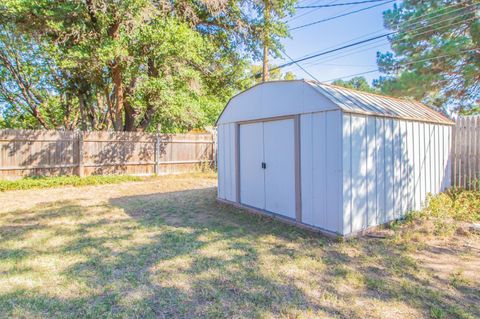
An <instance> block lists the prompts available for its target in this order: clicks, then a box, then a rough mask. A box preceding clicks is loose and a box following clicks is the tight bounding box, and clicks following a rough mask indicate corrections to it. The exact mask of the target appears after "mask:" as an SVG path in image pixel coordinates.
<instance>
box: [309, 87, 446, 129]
mask: <svg viewBox="0 0 480 319" xmlns="http://www.w3.org/2000/svg"><path fill="white" fill-rule="evenodd" d="M307 83H308V84H310V85H311V86H313V87H314V88H316V89H317V90H318V91H319V92H321V93H322V94H324V95H325V96H327V97H328V98H329V99H330V100H331V101H332V102H334V103H335V104H336V105H338V107H340V108H341V109H342V110H343V111H344V112H348V113H357V114H368V115H376V116H383V117H393V118H401V119H408V120H414V121H422V122H431V123H441V124H450V125H453V124H454V122H453V121H452V120H450V119H449V118H448V117H446V116H445V115H443V114H441V113H440V112H437V111H435V110H433V109H431V108H430V107H428V106H426V105H424V104H422V103H419V102H416V101H413V100H406V99H398V98H393V97H389V96H383V95H378V94H372V93H367V92H363V91H358V90H353V89H347V88H344V87H340V86H335V85H331V84H325V83H319V82H315V81H307Z"/></svg>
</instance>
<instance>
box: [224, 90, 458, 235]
mask: <svg viewBox="0 0 480 319" xmlns="http://www.w3.org/2000/svg"><path fill="white" fill-rule="evenodd" d="M217 125H218V200H220V201H222V202H227V203H231V204H235V205H237V206H241V207H245V208H248V209H251V210H254V211H256V212H259V213H262V214H268V215H271V216H274V217H279V218H280V219H282V220H284V221H288V222H292V223H296V224H299V225H302V226H305V227H312V228H315V229H318V230H320V231H323V232H326V233H330V234H336V235H342V236H348V235H352V234H355V233H358V232H360V231H363V230H365V229H367V228H369V227H372V226H376V225H379V224H383V223H386V222H388V221H391V220H395V219H398V218H401V217H402V216H404V215H405V214H406V213H407V212H409V211H412V210H418V209H420V208H421V207H422V205H424V203H425V200H426V198H427V194H429V193H432V194H436V193H438V192H440V191H442V190H444V189H445V188H446V187H448V186H449V185H450V160H449V154H450V141H451V138H450V137H451V136H450V135H451V132H452V129H451V126H452V125H453V122H452V121H450V120H449V119H448V118H447V117H445V116H443V115H442V114H440V113H438V112H436V111H434V110H432V109H430V108H428V107H427V106H425V105H423V104H421V103H418V102H413V101H408V100H400V99H396V98H391V97H385V96H380V95H376V94H369V93H365V92H360V91H356V90H351V89H345V88H341V87H336V86H332V85H327V84H322V83H318V82H310V81H303V80H296V81H274V82H266V83H261V84H258V85H256V86H254V87H252V88H250V89H248V90H246V91H244V92H242V93H240V94H238V95H236V96H234V97H233V98H232V99H231V100H230V101H229V103H228V104H227V106H226V107H225V109H224V111H223V112H222V114H221V115H220V117H219V119H218V121H217Z"/></svg>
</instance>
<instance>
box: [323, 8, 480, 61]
mask: <svg viewBox="0 0 480 319" xmlns="http://www.w3.org/2000/svg"><path fill="white" fill-rule="evenodd" d="M464 15H466V14H465V13H464V14H459V15H457V16H454V17H452V18H450V19H446V20H442V21H437V22H436V23H433V24H431V25H429V26H421V27H417V28H415V29H412V30H410V32H411V31H416V30H421V29H425V28H429V27H431V26H432V25H436V24H439V23H442V24H444V23H445V22H446V21H450V20H453V19H458V18H460V17H463V16H464ZM472 19H474V18H470V19H468V20H463V21H459V22H458V23H454V24H451V25H442V26H439V27H436V28H433V29H431V30H426V31H423V32H420V33H417V34H414V35H413V36H414V37H416V36H419V35H422V34H425V33H428V32H435V31H438V30H440V29H443V28H446V27H450V26H452V25H458V24H462V23H464V22H465V21H469V20H472ZM394 33H398V31H396V32H394ZM410 35H411V34H409V36H410ZM402 39H403V38H400V40H402ZM374 47H375V46H373V47H371V48H374ZM362 51H363V50H362ZM362 51H360V52H362ZM344 56H345V55H343V56H342V57H344ZM317 61H318V60H317Z"/></svg>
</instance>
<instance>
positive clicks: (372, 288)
mask: <svg viewBox="0 0 480 319" xmlns="http://www.w3.org/2000/svg"><path fill="white" fill-rule="evenodd" d="M62 221H64V222H65V223H64V224H62V223H61V222H62ZM2 225H3V224H2ZM6 225H7V226H5V227H3V226H2V227H1V228H0V233H1V234H2V238H1V241H2V242H5V241H15V240H17V241H22V240H32V239H31V238H29V237H30V236H31V235H32V231H35V232H36V233H40V234H42V232H47V233H48V234H49V236H50V237H49V238H50V239H51V238H52V237H54V236H65V237H66V238H67V239H66V240H65V241H64V242H63V243H62V245H55V246H54V248H52V253H54V254H56V255H58V256H70V255H75V256H81V257H82V258H80V257H78V258H79V260H78V261H76V262H74V263H72V264H69V265H68V266H65V267H63V268H62V267H59V268H60V269H61V270H59V274H58V275H59V276H60V277H61V280H63V281H64V282H63V284H64V286H67V287H68V285H70V284H72V283H75V287H77V286H78V287H81V289H79V290H78V292H77V291H76V290H75V292H73V293H72V294H71V295H70V294H68V293H66V294H65V296H64V297H62V295H61V292H60V293H59V292H58V291H57V290H58V289H60V290H61V289H62V287H63V286H62V283H60V284H57V286H55V284H53V288H52V289H51V290H49V288H48V287H44V286H40V287H37V288H35V289H25V288H18V289H16V290H14V291H7V292H4V293H1V294H0V306H1V308H3V313H4V314H6V315H7V316H15V315H16V314H21V315H24V316H25V315H26V316H29V315H31V316H42V315H47V316H55V317H71V316H83V317H110V316H114V317H152V318H192V317H204V318H207V317H208V318H214V317H228V318H230V317H259V316H273V317H281V316H285V317H295V316H297V315H301V314H303V315H305V316H310V317H315V316H334V317H338V318H364V317H366V316H369V317H380V316H381V315H378V313H377V312H375V311H372V309H368V307H376V306H379V305H384V306H385V305H386V306H388V305H392V304H394V303H403V304H405V305H406V306H407V307H409V308H410V309H412V311H413V312H418V313H420V314H421V315H424V316H430V315H431V313H432V309H437V308H438V309H439V310H438V309H437V310H435V311H439V313H441V312H443V313H445V314H446V315H448V316H452V317H461V316H465V317H466V316H468V315H470V316H473V317H475V316H478V315H480V310H479V308H478V306H475V305H474V304H462V303H461V302H462V301H464V300H468V301H471V300H472V297H471V295H470V294H472V293H473V292H478V290H473V292H472V289H465V288H464V289H463V290H462V289H458V290H457V291H456V294H455V296H451V295H450V294H449V293H448V292H444V291H441V290H440V289H439V288H438V287H439V285H440V286H443V287H445V286H448V283H445V282H441V281H440V279H435V278H434V277H431V276H427V277H425V276H424V275H422V274H421V272H419V266H418V265H417V263H416V262H415V261H414V260H412V258H411V257H409V255H408V253H407V252H406V250H405V249H404V247H403V246H402V245H399V244H395V243H394V242H391V241H385V240H384V241H382V240H372V239H358V240H354V241H351V242H346V243H341V242H336V241H332V240H328V239H326V238H323V237H321V236H319V235H314V234H311V233H308V232H305V231H302V230H299V229H296V228H294V227H291V226H287V225H283V224H280V223H278V222H276V221H272V220H270V219H268V218H262V217H257V216H251V215H248V214H245V213H242V212H241V211H239V210H237V209H235V208H232V207H230V206H227V205H223V204H218V203H216V202H215V189H214V188H204V189H196V190H188V191H179V192H172V193H159V194H153V195H142V196H128V197H120V198H113V199H110V200H109V202H108V203H106V204H105V205H97V206H87V207H85V206H80V205H78V204H76V203H75V201H68V202H58V203H53V204H52V205H50V206H48V205H47V206H45V207H41V208H40V209H39V210H38V211H35V212H34V213H32V212H16V213H15V214H10V215H9V217H8V218H7V223H6ZM12 225H14V226H12ZM8 227H10V228H8ZM11 227H14V228H13V229H12V228H11ZM39 238H40V237H39ZM38 243H40V244H41V243H44V246H43V247H36V246H35V244H38ZM48 245H49V241H44V242H39V240H33V241H32V245H31V246H29V248H24V249H18V248H14V249H11V250H8V249H1V250H0V262H1V261H2V260H7V261H9V262H13V263H17V264H18V265H19V266H18V267H16V268H15V267H14V268H12V269H11V270H9V272H8V274H9V275H12V272H14V271H17V272H19V273H21V271H22V269H23V271H32V270H31V269H29V268H22V266H21V265H22V263H21V262H25V261H26V260H28V259H34V258H37V257H38V256H42V255H43V254H46V252H45V249H48ZM56 262H57V263H59V264H61V263H62V260H61V257H60V260H57V261H56ZM23 267H26V266H23ZM47 278H48V277H47ZM0 291H2V290H1V288H0ZM467 297H468V298H467ZM357 302H358V303H359V304H360V306H359V304H358V303H357ZM362 302H363V303H365V304H366V305H367V306H362V305H361V303H362Z"/></svg>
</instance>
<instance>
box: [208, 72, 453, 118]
mask: <svg viewBox="0 0 480 319" xmlns="http://www.w3.org/2000/svg"><path fill="white" fill-rule="evenodd" d="M335 109H340V110H342V111H343V112H346V113H355V114H364V115H372V116H379V117H389V118H399V119H404V120H411V121H419V122H428V123H438V124H444V125H454V122H453V121H451V120H450V119H449V118H448V117H446V116H445V115H443V114H441V113H440V112H437V111H435V110H433V109H432V108H430V107H428V106H426V105H424V104H422V103H419V102H416V101H412V100H406V99H398V98H393V97H388V96H382V95H378V94H372V93H366V92H362V91H357V90H353V89H347V88H344V87H339V86H335V85H331V84H325V83H319V82H316V81H305V80H293V81H270V82H263V83H259V84H257V85H254V86H253V87H251V88H249V89H248V90H246V91H243V92H241V93H239V94H237V95H235V96H234V97H232V98H231V99H230V101H229V102H228V104H227V106H226V107H225V109H224V110H223V112H222V114H220V117H219V118H218V121H217V124H223V123H232V122H239V121H245V120H253V119H262V118H269V117H275V116H285V115H293V114H304V113H312V112H321V111H330V110H335Z"/></svg>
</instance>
